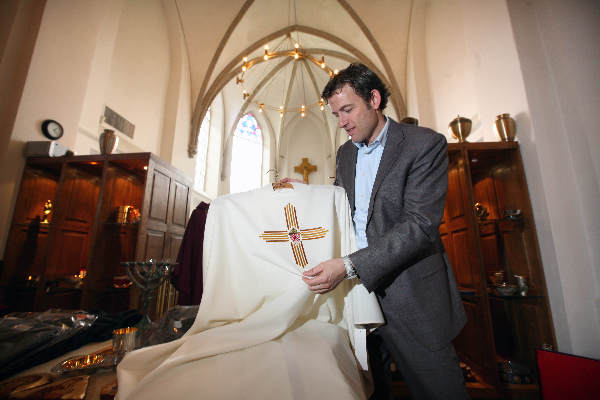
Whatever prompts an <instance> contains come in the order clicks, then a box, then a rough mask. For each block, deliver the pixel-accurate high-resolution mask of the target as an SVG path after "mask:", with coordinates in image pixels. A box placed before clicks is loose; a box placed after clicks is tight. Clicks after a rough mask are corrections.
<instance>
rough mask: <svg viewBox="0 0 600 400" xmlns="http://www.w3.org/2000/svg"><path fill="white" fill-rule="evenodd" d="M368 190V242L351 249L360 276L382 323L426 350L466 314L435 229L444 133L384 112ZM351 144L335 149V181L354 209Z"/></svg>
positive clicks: (449, 335) (442, 341)
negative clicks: (404, 331) (384, 127)
mask: <svg viewBox="0 0 600 400" xmlns="http://www.w3.org/2000/svg"><path fill="white" fill-rule="evenodd" d="M387 135H388V136H387V141H386V144H385V149H384V151H383V155H382V157H381V162H380V163H379V169H378V170H377V176H376V178H375V183H374V185H373V190H372V192H371V200H370V203H369V213H368V218H367V239H368V242H369V246H368V247H366V248H364V249H361V250H359V251H357V252H355V253H353V254H351V255H350V259H351V260H352V262H353V263H354V265H355V267H356V271H357V273H358V276H359V278H360V280H361V282H362V283H363V284H364V285H365V287H366V288H367V289H368V290H369V291H374V292H375V293H376V294H377V297H378V298H379V301H380V304H381V308H382V310H383V313H384V315H385V317H386V322H387V324H388V327H389V328H391V329H392V332H393V330H394V326H398V324H403V325H404V326H405V327H408V329H409V330H410V331H411V333H412V334H413V336H414V338H415V339H417V340H418V341H419V342H420V343H422V344H423V345H425V346H426V347H427V348H429V349H430V350H432V351H434V350H438V349H440V348H442V347H444V346H446V345H447V344H448V343H450V342H451V341H452V339H454V337H456V335H457V334H458V333H459V332H460V330H461V329H462V327H463V326H464V324H465V321H466V317H465V312H464V309H463V305H462V301H461V298H460V294H459V293H458V290H457V287H456V280H455V278H454V275H453V273H452V268H451V267H450V262H449V260H448V257H447V255H446V252H445V250H444V246H443V245H442V242H441V239H440V235H439V231H438V228H439V224H440V221H441V219H442V214H443V211H444V201H445V198H446V189H447V187H448V171H447V170H448V154H447V144H446V139H445V137H444V136H442V135H440V134H439V133H436V132H434V131H432V130H431V129H427V128H421V127H417V126H414V125H407V124H399V123H397V122H395V121H393V120H391V119H390V125H389V128H388V133H387ZM356 156H357V148H356V146H355V145H354V144H352V142H351V141H350V140H348V141H347V142H346V143H344V144H343V145H342V146H341V147H340V148H339V150H338V153H337V160H336V181H335V184H337V185H340V186H342V187H344V189H346V193H347V195H348V200H349V202H350V207H351V208H352V215H354V209H355V206H354V178H355V174H356Z"/></svg>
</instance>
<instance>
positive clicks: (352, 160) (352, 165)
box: [342, 143, 358, 217]
mask: <svg viewBox="0 0 600 400" xmlns="http://www.w3.org/2000/svg"><path fill="white" fill-rule="evenodd" d="M347 147H348V150H347V154H346V157H344V160H345V161H344V163H345V164H346V165H344V167H343V168H342V171H344V175H343V177H342V179H343V180H344V183H345V185H344V186H345V188H346V195H347V196H348V203H349V204H350V209H351V211H352V217H354V209H355V208H356V207H355V206H354V179H355V177H356V156H357V154H358V149H357V148H356V146H355V145H353V144H352V143H350V146H347Z"/></svg>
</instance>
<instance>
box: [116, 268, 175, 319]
mask: <svg viewBox="0 0 600 400" xmlns="http://www.w3.org/2000/svg"><path fill="white" fill-rule="evenodd" d="M176 264H177V263H171V262H162V261H158V262H155V261H153V260H151V259H150V260H148V261H127V262H122V263H121V265H124V266H125V271H126V272H127V275H128V276H129V279H131V281H132V282H133V283H134V284H135V286H137V287H138V288H140V290H141V293H140V300H139V303H140V304H141V307H140V312H141V313H142V315H143V317H142V320H141V321H140V322H139V324H138V328H140V330H142V329H144V328H145V327H147V326H149V325H150V324H151V323H152V320H151V319H150V315H149V313H148V307H149V305H150V300H152V298H153V297H154V291H155V289H156V288H158V287H159V286H160V285H162V284H163V282H164V281H165V280H166V279H167V278H168V277H169V275H170V273H171V269H172V267H174V266H175V265H176Z"/></svg>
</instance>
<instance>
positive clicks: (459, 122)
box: [448, 115, 471, 143]
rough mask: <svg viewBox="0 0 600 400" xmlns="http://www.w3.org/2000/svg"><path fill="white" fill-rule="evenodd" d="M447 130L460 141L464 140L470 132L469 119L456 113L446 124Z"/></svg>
mask: <svg viewBox="0 0 600 400" xmlns="http://www.w3.org/2000/svg"><path fill="white" fill-rule="evenodd" d="M448 132H450V134H451V135H452V136H453V137H454V138H455V139H456V140H458V141H459V142H460V143H463V142H466V141H467V140H466V139H467V136H469V134H470V133H471V120H470V119H469V118H465V117H461V116H460V115H457V116H456V118H454V119H453V120H452V121H450V123H449V124H448Z"/></svg>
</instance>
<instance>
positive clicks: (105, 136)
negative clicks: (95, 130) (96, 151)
mask: <svg viewBox="0 0 600 400" xmlns="http://www.w3.org/2000/svg"><path fill="white" fill-rule="evenodd" d="M118 144H119V137H118V136H117V135H116V134H115V131H114V130H112V129H105V130H104V132H102V133H101V134H100V154H112V152H113V151H115V150H116V149H117V145H118Z"/></svg>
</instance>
